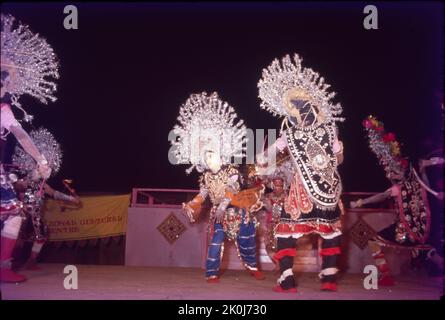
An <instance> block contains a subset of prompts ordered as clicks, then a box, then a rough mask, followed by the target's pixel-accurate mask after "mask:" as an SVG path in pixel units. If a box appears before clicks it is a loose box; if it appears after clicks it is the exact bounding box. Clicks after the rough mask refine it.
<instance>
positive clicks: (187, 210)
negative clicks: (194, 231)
mask: <svg viewBox="0 0 445 320" xmlns="http://www.w3.org/2000/svg"><path fill="white" fill-rule="evenodd" d="M182 212H183V213H184V214H185V215H186V216H187V218H188V219H189V221H190V222H192V223H193V222H195V218H193V209H192V208H191V207H190V205H189V202H187V203H186V202H183V203H182Z"/></svg>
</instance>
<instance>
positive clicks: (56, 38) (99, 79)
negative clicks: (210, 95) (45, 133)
mask: <svg viewBox="0 0 445 320" xmlns="http://www.w3.org/2000/svg"><path fill="white" fill-rule="evenodd" d="M67 4H74V5H76V6H77V8H78V12H79V29H78V30H65V29H64V28H63V18H64V14H63V8H64V6H65V5H67ZM367 4H368V3H356V2H346V3H321V2H315V3H309V4H308V3H265V2H262V3H193V2H192V3H164V4H159V3H133V4H131V3H110V4H106V3H96V4H93V3H48V4H34V3H32V4H26V3H3V4H2V7H1V8H2V12H3V13H11V14H13V15H14V16H15V17H16V18H18V19H19V20H21V21H23V22H25V23H27V24H29V25H30V26H31V28H32V30H34V31H35V32H39V33H40V34H42V35H44V36H45V37H46V38H47V39H48V42H49V43H50V44H52V45H53V46H54V48H55V51H56V53H57V55H58V56H59V58H60V61H61V79H60V81H59V90H58V97H59V100H58V101H57V102H56V103H52V104H50V105H48V106H42V105H39V104H38V103H36V101H34V100H33V99H29V98H26V99H23V104H24V105H25V106H26V108H27V109H28V110H29V111H30V113H32V114H34V115H35V122H34V126H35V127H38V126H40V125H43V126H45V127H47V128H48V129H49V130H51V131H52V132H53V133H54V134H55V136H56V137H57V139H58V140H59V141H60V143H61V145H62V147H63V151H64V160H63V166H62V170H61V172H60V173H59V175H58V176H57V177H56V178H54V179H53V184H54V185H55V186H58V185H59V182H58V181H60V180H61V179H62V178H72V179H74V181H75V187H76V188H77V190H78V191H79V192H81V193H82V192H129V191H130V190H131V188H132V187H157V188H195V187H196V179H197V175H196V174H192V175H190V176H186V175H185V172H184V170H185V167H182V166H181V167H179V166H172V165H170V163H169V161H168V157H167V152H168V150H169V148H170V144H169V142H168V139H167V136H168V132H169V130H170V129H171V128H172V127H173V125H174V124H175V122H176V117H177V115H178V110H179V106H180V104H181V103H183V102H184V101H185V100H186V98H187V97H188V95H189V94H190V93H192V92H200V91H203V90H206V91H214V90H215V91H218V92H219V93H220V95H221V97H222V98H223V99H225V100H227V101H229V102H230V103H231V104H232V105H233V106H234V107H235V108H236V110H237V112H238V114H239V116H240V117H241V118H243V119H244V120H245V122H246V123H247V125H248V127H250V128H264V129H267V128H278V127H279V125H280V121H279V120H278V119H277V118H274V117H272V116H271V115H270V114H269V113H267V112H266V111H260V109H259V103H260V101H259V99H258V98H257V95H258V91H257V87H256V84H257V82H258V80H259V79H260V77H261V72H262V69H263V68H265V67H266V66H268V65H269V64H270V62H271V61H272V60H273V59H274V58H275V57H279V58H281V57H282V56H284V55H285V54H287V53H294V52H297V53H299V54H300V55H301V56H302V57H303V59H304V61H303V64H304V65H305V66H308V67H311V68H313V69H314V70H316V71H318V72H320V73H321V74H322V75H323V76H324V77H325V78H326V81H327V82H328V83H330V84H331V85H332V89H333V90H335V91H336V92H338V95H337V100H338V101H340V102H341V103H342V105H343V107H344V116H345V117H346V118H347V121H346V122H345V123H344V124H341V125H340V135H341V138H342V140H343V141H344V145H345V162H344V164H343V165H342V167H341V174H342V177H343V181H344V187H345V190H346V191H380V190H383V189H385V188H386V187H387V186H388V182H387V181H386V179H385V177H384V175H383V171H382V170H381V168H380V167H379V166H378V164H377V161H376V159H375V158H374V156H373V154H371V152H370V150H369V149H368V147H367V144H366V140H365V138H364V134H363V130H362V127H361V121H362V119H363V118H364V117H366V116H367V115H368V114H373V115H375V116H378V117H379V118H380V119H381V120H383V121H384V122H385V125H386V127H387V128H388V129H389V130H391V131H393V132H395V133H396V135H397V136H398V138H399V139H400V140H401V141H402V142H403V153H405V154H406V155H408V156H410V157H411V159H413V160H415V161H417V159H418V158H419V157H422V156H424V155H425V154H427V153H428V152H430V151H432V150H434V149H435V148H437V147H440V146H442V133H441V128H442V124H443V117H442V112H441V103H442V101H443V96H442V86H443V83H442V79H443V4H442V3H440V2H436V3H428V2H421V3H416V2H407V3H401V2H397V3H384V2H377V3H376V5H377V8H378V10H379V11H378V12H379V20H378V23H379V29H378V30H365V29H364V28H363V19H364V17H365V14H364V13H363V8H364V7H365V5H367ZM12 144H13V141H10V142H9V144H8V148H9V150H11V149H12Z"/></svg>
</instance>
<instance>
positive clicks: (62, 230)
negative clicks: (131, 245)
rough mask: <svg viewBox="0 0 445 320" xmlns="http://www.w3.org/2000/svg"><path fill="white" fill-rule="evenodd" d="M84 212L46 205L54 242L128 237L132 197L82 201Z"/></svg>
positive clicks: (50, 238)
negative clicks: (128, 216)
mask: <svg viewBox="0 0 445 320" xmlns="http://www.w3.org/2000/svg"><path fill="white" fill-rule="evenodd" d="M80 200H81V201H82V207H81V208H74V207H72V206H69V205H65V204H64V203H61V202H60V201H56V200H51V199H50V200H47V201H45V204H44V208H43V210H44V211H43V212H44V217H45V221H46V223H47V225H48V229H49V230H48V231H49V240H50V241H65V240H66V241H68V240H85V239H94V238H104V237H111V236H118V235H122V234H125V232H126V230H127V214H128V206H129V204H130V195H129V194H126V195H118V196H94V197H80Z"/></svg>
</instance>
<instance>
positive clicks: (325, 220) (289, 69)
mask: <svg viewBox="0 0 445 320" xmlns="http://www.w3.org/2000/svg"><path fill="white" fill-rule="evenodd" d="M301 62H302V59H301V58H300V57H299V56H298V55H297V54H295V55H294V61H292V60H291V58H290V56H286V57H284V58H283V59H282V60H281V61H279V60H277V59H275V60H274V61H273V62H272V64H271V65H270V66H269V67H268V68H266V69H264V70H263V77H262V79H261V80H260V81H259V83H258V88H259V97H260V98H261V100H262V103H261V108H263V109H266V110H267V111H269V112H271V113H272V114H274V115H278V116H282V117H284V120H283V125H282V130H281V135H280V137H279V138H278V139H277V141H276V142H275V143H274V144H273V145H272V146H271V147H269V148H268V150H267V154H266V153H264V154H260V155H258V157H257V161H258V163H259V165H260V167H261V166H273V165H276V164H275V163H274V162H275V160H274V158H275V157H276V156H277V154H278V155H280V154H282V153H287V154H288V157H289V158H290V159H291V161H292V164H293V179H292V181H291V185H290V190H289V196H288V198H287V199H286V201H285V203H284V210H282V211H281V217H280V222H279V223H278V225H277V227H276V229H275V235H276V238H277V253H276V254H275V256H274V258H275V260H277V261H279V266H280V272H281V275H280V278H279V279H278V281H277V282H278V285H277V287H275V288H274V290H275V291H279V292H283V291H295V290H296V289H295V288H296V282H295V277H294V274H293V271H292V266H293V258H294V256H295V255H296V248H295V247H296V241H297V239H298V238H300V237H302V236H304V235H307V234H311V233H315V234H318V235H320V236H321V237H322V239H323V240H322V248H321V250H320V254H321V255H322V257H323V261H322V267H321V269H322V270H321V272H320V278H321V282H322V287H321V288H322V290H332V291H335V290H336V288H337V286H336V274H337V271H338V269H337V267H336V264H337V257H338V255H339V254H340V236H341V233H342V232H341V223H340V209H339V205H338V204H339V200H340V195H341V193H342V184H341V180H340V176H339V174H338V171H337V166H338V164H339V162H341V159H342V150H343V146H342V143H341V142H340V141H339V140H338V137H337V127H336V124H335V122H336V121H343V120H344V119H343V118H340V117H337V116H338V115H339V114H340V113H341V111H342V109H341V106H340V105H339V104H332V103H331V101H330V100H331V99H332V98H333V97H334V95H335V93H328V92H327V91H326V89H327V88H328V87H329V85H327V84H325V83H324V79H323V78H320V77H319V75H318V73H315V72H314V71H313V70H312V69H309V68H304V67H302V65H301ZM283 126H286V128H283ZM266 156H267V159H266ZM276 166H277V167H278V166H279V165H278V164H277V165H276Z"/></svg>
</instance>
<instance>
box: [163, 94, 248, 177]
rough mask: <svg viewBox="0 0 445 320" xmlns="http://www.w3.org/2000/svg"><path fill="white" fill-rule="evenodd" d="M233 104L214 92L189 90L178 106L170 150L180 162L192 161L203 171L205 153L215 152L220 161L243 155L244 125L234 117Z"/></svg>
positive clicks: (244, 141) (189, 162) (223, 161)
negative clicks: (193, 91)
mask: <svg viewBox="0 0 445 320" xmlns="http://www.w3.org/2000/svg"><path fill="white" fill-rule="evenodd" d="M236 117H237V114H236V113H235V110H234V109H233V107H231V106H230V105H229V104H228V103H227V102H224V101H222V100H221V99H220V98H219V97H218V94H217V93H216V92H214V93H212V94H210V95H208V94H207V93H206V92H202V93H200V94H192V95H190V97H189V98H188V99H187V101H186V102H185V103H184V104H183V105H182V106H181V108H180V110H179V116H178V122H179V124H177V125H175V126H174V128H173V132H174V133H175V134H176V136H177V139H176V141H172V145H173V147H174V148H173V153H174V156H175V158H176V160H177V161H178V163H180V164H181V163H182V164H192V167H191V168H189V170H187V172H190V171H191V170H192V169H193V167H195V166H196V168H197V169H198V171H201V172H202V171H203V170H204V169H205V168H206V167H207V166H206V163H205V153H206V152H207V151H212V152H217V153H218V154H219V155H220V158H221V161H222V164H223V165H227V164H230V163H231V161H232V157H233V158H241V157H243V156H244V151H245V149H246V147H245V143H246V142H247V138H246V127H245V126H244V124H243V120H236Z"/></svg>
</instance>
